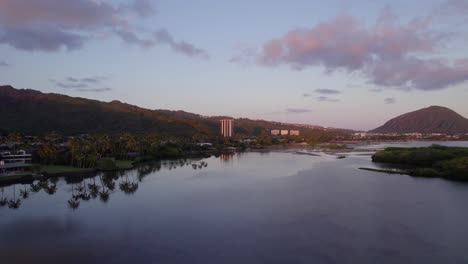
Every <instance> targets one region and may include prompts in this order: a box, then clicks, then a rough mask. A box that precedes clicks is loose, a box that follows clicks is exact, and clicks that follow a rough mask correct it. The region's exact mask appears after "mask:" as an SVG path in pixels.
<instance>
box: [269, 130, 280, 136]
mask: <svg viewBox="0 0 468 264" xmlns="http://www.w3.org/2000/svg"><path fill="white" fill-rule="evenodd" d="M279 134H280V131H279V130H278V129H272V130H271V135H272V136H279Z"/></svg>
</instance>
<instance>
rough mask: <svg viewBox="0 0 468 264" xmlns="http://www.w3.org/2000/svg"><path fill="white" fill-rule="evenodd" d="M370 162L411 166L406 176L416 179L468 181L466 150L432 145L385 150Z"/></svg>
mask: <svg viewBox="0 0 468 264" xmlns="http://www.w3.org/2000/svg"><path fill="white" fill-rule="evenodd" d="M372 161H374V162H381V163H390V164H399V165H411V166H414V168H413V169H407V174H409V175H411V176H416V177H441V178H448V179H452V180H464V181H468V148H463V147H445V146H439V145H433V146H430V147H426V148H386V149H385V150H382V151H379V152H377V153H376V154H374V155H373V156H372Z"/></svg>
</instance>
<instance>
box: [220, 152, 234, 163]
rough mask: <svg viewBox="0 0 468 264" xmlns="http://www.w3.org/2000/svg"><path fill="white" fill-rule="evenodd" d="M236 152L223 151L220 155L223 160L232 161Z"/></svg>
mask: <svg viewBox="0 0 468 264" xmlns="http://www.w3.org/2000/svg"><path fill="white" fill-rule="evenodd" d="M234 155H235V153H223V154H221V156H220V159H221V160H222V161H230V160H232V159H233V158H234Z"/></svg>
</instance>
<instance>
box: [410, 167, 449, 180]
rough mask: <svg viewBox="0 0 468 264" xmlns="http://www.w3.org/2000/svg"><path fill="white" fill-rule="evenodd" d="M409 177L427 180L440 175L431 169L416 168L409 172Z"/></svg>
mask: <svg viewBox="0 0 468 264" xmlns="http://www.w3.org/2000/svg"><path fill="white" fill-rule="evenodd" d="M410 175H411V176H415V177H427V178H436V177H441V176H442V174H441V173H440V172H439V171H438V170H436V169H433V168H417V169H413V170H411V171H410Z"/></svg>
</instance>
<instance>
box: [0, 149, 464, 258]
mask: <svg viewBox="0 0 468 264" xmlns="http://www.w3.org/2000/svg"><path fill="white" fill-rule="evenodd" d="M449 144H452V143H449ZM459 144H460V143H459ZM461 145H465V146H468V142H463V143H461ZM202 162H205V163H206V164H207V165H206V166H204V165H203V164H202ZM192 164H194V165H196V167H195V168H194V167H193V166H192ZM372 166H373V164H372V163H371V161H370V157H369V156H363V155H357V154H356V155H353V154H351V155H349V156H348V157H347V158H345V159H336V157H334V156H332V155H322V156H321V157H315V156H309V155H295V154H293V153H281V152H270V153H243V154H237V155H233V156H223V157H220V158H215V157H212V158H209V159H204V160H188V161H185V162H184V163H183V165H182V162H181V161H173V162H170V161H167V162H164V163H163V164H158V163H155V164H152V165H145V166H142V167H139V168H137V169H135V170H131V171H128V172H125V173H120V174H106V175H101V174H100V175H97V176H96V177H92V178H87V179H84V178H81V179H76V178H75V180H74V181H75V182H73V183H72V182H71V180H72V179H70V178H69V179H64V178H62V179H59V180H58V181H57V182H56V183H53V182H51V181H49V182H47V184H45V183H44V184H42V186H39V185H37V186H35V187H37V188H38V189H40V190H39V191H38V192H31V191H29V190H30V189H31V186H29V185H28V186H26V185H21V184H19V185H16V186H9V187H5V188H4V190H3V191H4V192H3V195H4V197H7V198H8V199H12V198H13V197H14V198H18V197H19V196H21V193H20V191H21V190H23V191H24V190H25V188H26V190H27V191H29V197H28V198H27V199H23V198H21V204H20V205H19V208H17V209H10V208H8V206H5V207H3V208H0V260H1V263H31V262H34V263H130V262H131V263H468V255H467V254H466V249H467V245H468V210H466V201H468V184H466V183H458V182H451V181H446V180H443V179H420V178H412V177H409V176H404V175H388V174H382V173H376V172H371V171H362V170H359V169H358V168H359V167H372ZM101 180H102V181H101ZM54 186H55V188H54ZM93 186H97V187H93ZM33 187H34V186H33ZM112 187H114V188H113V190H112ZM93 188H96V189H97V190H98V193H95V194H96V197H95V198H94V197H93V195H92V194H93ZM107 193H109V195H108V200H106V199H104V198H106V194H107ZM80 194H81V197H80ZM0 195H1V194H0ZM73 196H75V197H77V198H76V199H73V198H72V197H73ZM86 200H87V201H86ZM69 201H71V203H70V204H69ZM78 202H79V204H78ZM71 205H72V206H71ZM73 207H76V208H73Z"/></svg>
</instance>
